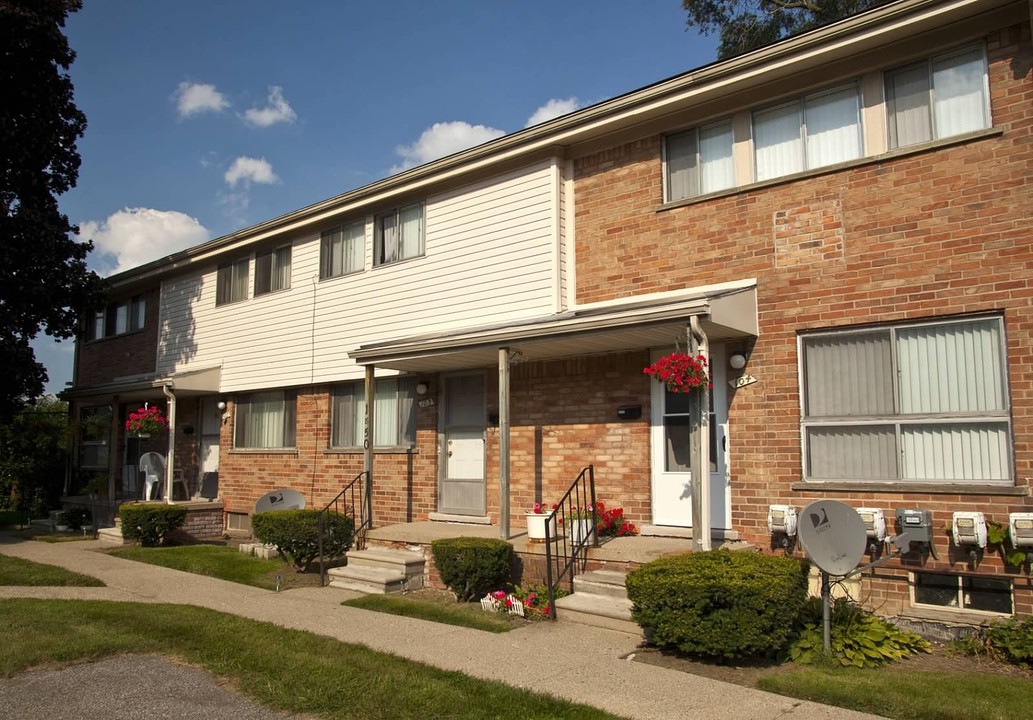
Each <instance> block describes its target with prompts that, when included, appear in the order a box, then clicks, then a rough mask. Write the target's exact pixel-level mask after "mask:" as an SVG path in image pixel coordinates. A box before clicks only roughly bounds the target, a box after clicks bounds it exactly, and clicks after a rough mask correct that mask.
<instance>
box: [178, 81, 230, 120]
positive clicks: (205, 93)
mask: <svg viewBox="0 0 1033 720" xmlns="http://www.w3.org/2000/svg"><path fill="white" fill-rule="evenodd" d="M175 97H176V107H177V109H178V110H179V116H180V117H181V118H187V117H192V116H194V115H200V114H201V113H203V112H215V113H218V112H222V111H223V110H225V109H226V108H228V107H229V106H230V103H229V101H228V100H227V99H226V98H225V97H224V96H223V94H222V93H221V92H219V91H218V90H216V89H215V86H214V85H202V84H200V83H188V82H181V83H180V84H179V89H177V90H176V96H175Z"/></svg>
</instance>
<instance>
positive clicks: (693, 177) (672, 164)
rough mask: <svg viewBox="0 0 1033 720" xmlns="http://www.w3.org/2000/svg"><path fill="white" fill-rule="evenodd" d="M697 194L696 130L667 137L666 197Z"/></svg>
mask: <svg viewBox="0 0 1033 720" xmlns="http://www.w3.org/2000/svg"><path fill="white" fill-rule="evenodd" d="M696 195H699V182H698V173H697V172H696V131H695V130H690V131H689V132H683V133H679V134H677V135H671V136H669V137H668V138H667V199H668V200H671V201H673V200H681V199H683V198H687V197H695V196H696Z"/></svg>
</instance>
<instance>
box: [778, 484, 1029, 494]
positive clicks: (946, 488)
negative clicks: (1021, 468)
mask: <svg viewBox="0 0 1033 720" xmlns="http://www.w3.org/2000/svg"><path fill="white" fill-rule="evenodd" d="M790 489H791V490H793V491H794V492H829V491H831V492H862V493H874V494H879V493H907V494H918V495H991V496H992V495H999V496H1006V497H1027V496H1028V495H1029V488H1028V487H1025V486H1015V485H977V484H956V485H949V484H939V485H932V484H921V483H907V482H896V483H874V482H796V483H793V484H792V485H791V486H790Z"/></svg>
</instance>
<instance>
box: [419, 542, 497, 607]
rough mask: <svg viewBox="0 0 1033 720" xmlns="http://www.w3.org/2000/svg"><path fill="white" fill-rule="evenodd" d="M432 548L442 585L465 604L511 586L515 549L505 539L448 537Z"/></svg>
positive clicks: (434, 543) (433, 543) (435, 543)
mask: <svg viewBox="0 0 1033 720" xmlns="http://www.w3.org/2000/svg"><path fill="white" fill-rule="evenodd" d="M430 547H431V552H432V553H433V555H434V566H435V567H436V568H437V569H438V575H440V576H441V582H443V583H445V585H446V586H447V587H448V589H449V590H451V591H452V592H454V593H455V594H456V597H457V598H459V599H460V600H462V601H464V602H466V601H469V600H476V599H478V598H481V597H484V596H485V595H486V594H488V593H489V592H491V591H492V590H498V589H500V588H501V589H508V588H509V587H510V586H511V585H512V575H513V546H512V545H510V544H509V543H508V542H506V541H505V540H499V539H497V538H474V537H457V538H445V539H442V540H435V541H434V542H432V543H431V546H430Z"/></svg>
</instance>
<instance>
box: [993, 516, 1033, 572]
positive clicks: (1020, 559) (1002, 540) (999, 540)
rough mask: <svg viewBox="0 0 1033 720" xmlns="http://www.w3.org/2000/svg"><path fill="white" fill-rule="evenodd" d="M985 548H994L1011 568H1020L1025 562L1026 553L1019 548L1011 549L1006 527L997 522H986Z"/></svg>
mask: <svg viewBox="0 0 1033 720" xmlns="http://www.w3.org/2000/svg"><path fill="white" fill-rule="evenodd" d="M986 544H987V547H996V548H997V550H998V552H1000V554H1001V559H1002V560H1004V562H1005V564H1006V565H1009V566H1011V567H1015V568H1018V567H1022V564H1023V563H1024V562H1026V552H1025V551H1024V550H1021V549H1019V548H1015V547H1011V538H1009V537H1008V527H1007V526H1006V525H1004V524H1002V523H999V522H993V521H991V522H988V523H987V524H986Z"/></svg>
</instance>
